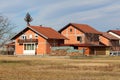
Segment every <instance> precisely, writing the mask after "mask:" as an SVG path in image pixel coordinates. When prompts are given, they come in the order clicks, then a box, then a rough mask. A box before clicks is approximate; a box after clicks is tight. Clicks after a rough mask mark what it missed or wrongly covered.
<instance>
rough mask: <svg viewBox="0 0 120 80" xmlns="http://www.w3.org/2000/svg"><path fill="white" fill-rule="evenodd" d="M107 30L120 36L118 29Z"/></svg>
mask: <svg viewBox="0 0 120 80" xmlns="http://www.w3.org/2000/svg"><path fill="white" fill-rule="evenodd" d="M108 32H113V33H115V34H117V35H119V36H120V30H109V31H108Z"/></svg>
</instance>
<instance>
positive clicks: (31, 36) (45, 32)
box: [12, 26, 67, 55]
mask: <svg viewBox="0 0 120 80" xmlns="http://www.w3.org/2000/svg"><path fill="white" fill-rule="evenodd" d="M65 39H67V38H66V37H64V36H63V35H61V34H60V33H58V32H57V31H55V30H54V29H52V28H50V27H43V26H27V27H26V28H25V29H23V30H22V31H20V32H19V33H18V34H16V35H15V36H14V37H13V38H12V40H14V41H15V55H45V54H49V53H50V51H51V47H53V46H59V45H60V44H64V40H65Z"/></svg>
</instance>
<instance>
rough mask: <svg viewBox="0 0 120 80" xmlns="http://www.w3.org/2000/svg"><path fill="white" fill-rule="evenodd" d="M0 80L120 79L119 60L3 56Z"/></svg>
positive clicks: (113, 58) (115, 58)
mask: <svg viewBox="0 0 120 80" xmlns="http://www.w3.org/2000/svg"><path fill="white" fill-rule="evenodd" d="M0 80H120V57H106V56H105V57H84V58H82V57H81V58H78V59H70V58H62V57H40V56H0Z"/></svg>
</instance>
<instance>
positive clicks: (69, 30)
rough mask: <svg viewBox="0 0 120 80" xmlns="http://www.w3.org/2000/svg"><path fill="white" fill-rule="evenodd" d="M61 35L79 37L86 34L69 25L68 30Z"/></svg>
mask: <svg viewBox="0 0 120 80" xmlns="http://www.w3.org/2000/svg"><path fill="white" fill-rule="evenodd" d="M61 34H64V35H74V34H75V35H77V34H84V32H82V31H80V30H78V29H77V28H76V27H74V26H72V25H69V26H68V27H67V28H65V29H64V30H63V31H62V32H61Z"/></svg>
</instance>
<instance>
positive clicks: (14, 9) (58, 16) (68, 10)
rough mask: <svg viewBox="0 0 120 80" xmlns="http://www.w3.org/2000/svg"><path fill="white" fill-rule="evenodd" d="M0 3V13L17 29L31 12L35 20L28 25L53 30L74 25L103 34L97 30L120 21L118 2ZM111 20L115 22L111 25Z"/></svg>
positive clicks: (15, 0) (39, 0)
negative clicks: (93, 29) (96, 29)
mask: <svg viewBox="0 0 120 80" xmlns="http://www.w3.org/2000/svg"><path fill="white" fill-rule="evenodd" d="M0 3H1V5H0V12H1V13H3V14H5V15H6V16H8V17H9V19H11V20H12V22H14V23H15V24H17V25H18V26H20V27H21V26H24V25H26V23H25V22H24V20H23V19H24V17H25V14H26V12H30V14H31V16H32V17H33V19H34V20H33V22H32V23H31V24H33V25H40V24H43V25H46V26H51V27H53V28H55V29H60V28H61V27H63V26H64V25H66V24H68V23H69V22H76V23H87V24H90V25H93V27H94V26H95V27H97V28H99V29H101V30H102V28H100V26H104V25H106V26H107V25H109V24H112V23H113V24H114V23H116V24H119V22H118V21H116V20H119V21H120V19H119V18H118V17H119V16H120V14H119V13H120V11H119V9H120V5H119V4H120V1H119V0H117V1H115V0H90V1H89V0H76V1H75V0H24V1H23V0H11V1H9V2H8V0H1V1H0ZM112 19H113V20H114V21H112V22H111V21H110V20H112ZM103 21H104V22H103ZM101 24H104V25H101ZM58 27H59V28H58ZM111 28H112V27H111Z"/></svg>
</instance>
